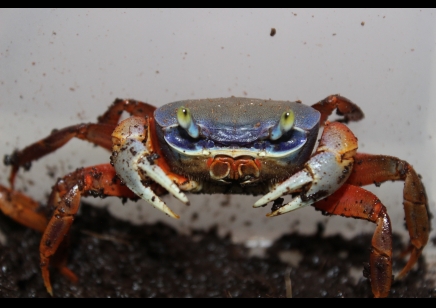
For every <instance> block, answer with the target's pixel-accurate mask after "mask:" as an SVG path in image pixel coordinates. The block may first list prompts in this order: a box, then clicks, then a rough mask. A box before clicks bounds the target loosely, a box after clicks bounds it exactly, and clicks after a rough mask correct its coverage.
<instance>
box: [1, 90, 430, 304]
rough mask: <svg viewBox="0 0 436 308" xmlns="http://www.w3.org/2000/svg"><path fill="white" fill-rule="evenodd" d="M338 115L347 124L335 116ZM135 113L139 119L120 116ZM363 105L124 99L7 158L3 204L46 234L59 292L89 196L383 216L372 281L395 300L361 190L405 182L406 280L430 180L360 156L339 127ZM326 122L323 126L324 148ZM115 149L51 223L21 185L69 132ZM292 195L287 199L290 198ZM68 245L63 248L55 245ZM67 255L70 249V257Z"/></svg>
mask: <svg viewBox="0 0 436 308" xmlns="http://www.w3.org/2000/svg"><path fill="white" fill-rule="evenodd" d="M335 109H336V110H337V114H339V115H340V116H343V118H342V120H341V121H339V122H328V121H326V119H327V117H328V116H329V115H330V114H331V113H332V112H333V111H334V110H335ZM124 111H126V112H128V113H130V115H131V117H130V118H128V119H126V120H124V121H122V122H120V123H119V120H120V116H121V114H122V113H123V112H124ZM361 118H363V113H362V111H361V110H360V109H359V107H357V106H356V105H355V104H353V103H352V102H351V101H349V100H348V99H346V98H345V97H342V96H339V95H332V96H329V97H327V98H325V99H324V100H321V101H320V102H318V103H316V104H315V105H313V106H312V107H309V106H305V105H303V104H301V103H300V102H289V101H273V100H263V99H249V98H237V97H230V98H217V99H201V100H186V101H179V102H174V103H170V104H167V105H164V106H162V107H160V108H157V109H156V108H155V107H153V106H151V105H149V104H146V103H142V102H139V101H136V100H120V99H117V100H115V102H114V103H113V104H112V105H111V106H110V107H109V109H108V110H107V111H106V113H105V114H103V115H102V116H100V117H99V118H98V122H97V123H90V124H79V125H74V126H70V127H67V128H64V129H61V130H55V131H53V132H52V134H51V135H49V136H48V137H46V138H44V139H42V140H40V141H38V142H36V143H34V144H32V145H30V146H28V147H26V148H25V149H23V150H21V151H15V152H14V153H13V154H12V155H6V156H5V159H4V162H5V164H6V165H10V166H12V171H11V174H10V178H9V182H10V188H5V187H2V186H0V209H1V210H2V211H3V213H4V214H6V215H8V216H10V217H11V218H13V219H14V220H16V221H18V222H19V223H21V224H23V225H26V226H28V227H30V228H33V229H36V230H39V231H41V232H42V233H43V236H42V240H41V244H40V255H41V270H42V277H43V280H44V284H45V286H46V288H47V291H48V292H49V293H50V294H52V287H51V283H50V277H49V267H50V265H52V266H55V267H57V268H58V269H59V270H60V271H61V272H62V273H63V274H64V275H66V276H67V277H69V278H70V279H72V280H73V281H75V280H77V277H76V276H75V275H74V273H73V272H71V271H70V270H69V269H68V268H67V267H66V265H65V264H66V260H65V257H63V258H62V257H61V258H59V257H56V258H54V256H55V255H56V252H57V251H58V252H59V251H62V249H60V247H61V244H62V242H63V240H64V238H65V237H66V236H67V235H68V233H69V230H70V227H71V225H72V223H73V220H74V216H75V214H76V213H77V211H78V209H79V206H80V198H81V196H89V195H91V196H117V197H122V198H130V199H139V198H141V199H144V200H145V201H147V202H148V203H150V204H151V205H153V206H154V207H155V208H157V209H159V210H161V211H163V212H164V213H165V214H167V215H169V216H171V217H174V218H178V217H179V216H178V215H177V214H175V213H174V212H173V211H172V210H171V209H169V208H168V206H167V205H166V204H165V202H163V201H162V199H161V198H160V196H162V195H164V194H166V193H169V194H171V195H173V196H174V197H176V198H177V199H179V200H180V201H181V202H182V203H184V204H189V200H188V198H187V196H186V195H185V192H190V193H208V194H212V193H222V194H249V195H261V197H260V199H259V200H258V201H257V202H256V203H255V204H254V207H263V206H265V205H267V204H268V203H270V202H273V206H272V210H271V213H269V214H267V216H276V215H281V214H284V213H287V212H290V211H293V210H296V209H299V208H301V207H304V206H307V205H312V206H314V207H315V208H316V209H318V210H321V211H322V212H323V213H325V214H328V215H341V216H346V217H353V218H360V219H366V220H368V221H371V222H373V223H375V224H376V225H377V226H376V229H375V232H374V236H373V239H372V242H371V252H370V271H369V273H370V275H369V278H370V282H371V288H372V292H373V294H374V296H375V297H386V296H387V295H388V294H389V290H390V287H391V284H392V231H391V223H390V220H389V216H388V213H387V211H386V208H385V206H384V205H383V204H382V203H381V202H380V200H379V199H378V198H377V197H376V196H375V195H374V194H372V193H371V192H369V191H367V190H365V189H363V188H361V186H364V185H368V184H373V183H382V182H385V181H391V180H402V181H404V192H403V196H404V203H403V204H404V211H405V216H406V225H407V229H408V231H409V234H410V246H409V249H408V252H409V253H410V257H409V260H408V262H407V264H406V266H405V267H404V268H403V270H402V271H401V272H400V273H399V274H398V275H397V277H398V278H401V277H403V276H404V275H405V274H406V273H407V272H408V271H409V270H410V269H411V267H412V266H413V265H414V264H415V263H416V262H417V259H418V257H419V256H420V254H421V252H422V249H423V248H424V246H425V245H426V243H427V240H428V236H429V231H430V226H429V213H428V206H427V198H426V194H425V190H424V186H423V184H422V183H421V180H420V178H419V176H418V175H417V174H416V172H415V170H414V169H413V168H412V166H411V165H409V164H408V163H407V162H405V161H403V160H400V159H398V158H396V157H391V156H383V155H371V154H361V153H357V152H356V151H357V138H356V137H355V136H354V135H353V133H352V132H351V131H350V129H349V128H348V127H347V126H345V125H344V124H342V123H340V122H347V121H350V120H351V121H357V120H360V119H361ZM320 126H324V131H323V133H322V136H321V139H320V140H319V144H318V146H317V148H316V149H315V151H314V152H313V149H314V147H315V143H316V140H317V136H318V130H319V128H320ZM74 137H75V138H79V139H83V140H87V141H90V142H93V143H94V144H96V145H98V146H101V147H103V148H105V149H107V150H109V151H112V156H111V157H110V163H106V164H102V165H97V166H92V167H86V168H80V169H77V170H76V171H74V172H72V173H70V174H68V175H66V176H65V177H63V178H61V179H59V180H58V181H57V183H56V184H55V186H54V187H53V190H52V193H51V195H50V197H49V200H48V205H49V207H50V208H52V209H53V213H52V215H51V217H49V218H46V217H45V216H44V215H42V214H41V212H40V211H38V203H36V202H35V201H33V200H32V199H31V198H29V197H27V196H25V195H24V194H22V193H20V192H18V191H16V190H14V179H15V176H16V174H17V172H18V170H19V168H20V167H23V168H24V169H28V168H29V167H30V165H31V162H32V161H34V160H37V159H39V158H41V157H43V156H45V155H47V154H49V153H51V152H53V151H55V150H56V149H58V148H60V147H61V146H63V145H64V144H65V143H67V142H68V141H69V140H70V139H72V138H74ZM283 196H287V198H288V199H289V201H287V202H284V199H283V198H282V197H283ZM58 248H59V250H58ZM61 255H64V254H61Z"/></svg>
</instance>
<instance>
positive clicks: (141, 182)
mask: <svg viewBox="0 0 436 308" xmlns="http://www.w3.org/2000/svg"><path fill="white" fill-rule="evenodd" d="M144 127H145V128H147V127H148V123H147V122H146V119H144V118H141V117H131V118H129V119H126V120H124V121H123V122H121V123H120V124H119V126H118V127H117V128H116V129H115V131H114V133H113V134H112V137H113V141H114V148H113V149H114V152H113V154H112V157H111V160H112V163H113V165H114V167H115V171H116V172H117V175H118V176H119V177H120V178H121V179H122V181H123V182H124V183H125V184H126V185H127V187H129V188H130V189H131V190H132V191H133V192H134V193H135V194H136V195H138V196H139V197H141V199H144V200H146V201H147V202H149V203H151V204H152V205H153V206H154V207H155V208H157V209H159V210H161V211H163V212H164V213H165V214H167V215H169V216H171V217H173V218H179V216H178V215H177V214H175V213H174V212H173V211H172V210H171V209H170V208H169V207H168V206H167V205H166V204H165V202H163V201H162V200H161V199H160V198H159V197H158V196H157V195H156V194H155V193H154V192H153V190H152V189H151V188H150V187H149V183H147V181H150V180H152V181H154V182H156V183H158V184H159V185H161V186H162V187H163V188H165V189H166V190H167V191H168V192H169V193H170V194H171V195H173V196H174V197H176V198H177V199H179V200H180V201H182V202H183V203H184V204H186V205H188V204H189V200H188V198H187V197H186V195H185V194H184V193H183V192H182V191H181V190H180V189H179V187H178V186H177V185H176V184H175V183H174V182H173V181H172V180H171V178H170V177H169V176H168V175H167V174H166V173H165V172H164V171H163V170H162V168H161V167H160V166H159V165H158V164H155V163H154V160H155V158H153V154H152V153H153V149H152V148H150V147H151V146H150V145H151V142H143V141H144V140H147V138H149V137H150V136H149V131H147V130H146V129H145V128H144Z"/></svg>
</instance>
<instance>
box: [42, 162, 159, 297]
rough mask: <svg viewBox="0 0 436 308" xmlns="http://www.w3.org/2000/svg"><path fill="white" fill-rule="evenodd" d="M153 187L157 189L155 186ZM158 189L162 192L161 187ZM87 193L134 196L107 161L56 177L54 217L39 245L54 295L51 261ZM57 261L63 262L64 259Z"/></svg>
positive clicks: (46, 282)
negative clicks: (62, 176)
mask: <svg viewBox="0 0 436 308" xmlns="http://www.w3.org/2000/svg"><path fill="white" fill-rule="evenodd" d="M156 190H158V188H157V187H156ZM161 192H162V193H164V191H163V190H161ZM88 195H93V196H99V197H105V196H119V197H123V198H132V199H134V198H136V196H135V194H134V193H133V192H132V191H131V190H130V189H128V188H127V186H125V185H123V184H121V181H120V179H119V178H118V177H117V176H116V174H115V170H114V168H113V167H112V166H111V165H109V164H104V165H98V166H94V167H88V168H82V169H77V170H76V171H75V172H73V173H70V174H69V175H67V176H65V177H64V178H62V179H60V180H58V182H57V183H56V185H55V186H54V187H53V190H52V193H51V195H50V199H49V206H53V207H54V212H53V216H52V217H51V219H50V221H49V223H48V225H47V228H46V229H45V231H44V233H43V236H42V239H41V244H40V247H39V250H40V256H41V271H42V277H43V280H44V285H45V287H46V288H47V292H48V293H50V294H51V295H53V290H52V287H51V283H50V273H49V266H50V263H51V261H52V259H53V257H54V256H55V254H56V252H57V251H58V248H59V247H60V245H61V244H62V243H63V241H64V239H65V237H67V236H68V233H69V230H70V227H71V225H72V223H73V221H74V216H75V215H76V213H77V211H78V209H79V206H80V198H81V196H88ZM56 261H58V260H56ZM63 261H64V260H63ZM58 263H59V264H61V265H62V264H65V262H58ZM61 272H62V273H63V274H66V275H67V276H69V277H70V279H72V280H77V277H76V276H75V275H74V273H72V272H71V271H70V270H69V269H68V268H66V267H65V266H64V267H63V268H61Z"/></svg>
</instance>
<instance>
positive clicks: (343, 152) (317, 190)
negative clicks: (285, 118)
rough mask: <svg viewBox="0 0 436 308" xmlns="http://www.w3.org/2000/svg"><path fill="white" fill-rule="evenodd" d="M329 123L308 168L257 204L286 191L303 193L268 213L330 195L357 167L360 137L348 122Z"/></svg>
mask: <svg viewBox="0 0 436 308" xmlns="http://www.w3.org/2000/svg"><path fill="white" fill-rule="evenodd" d="M325 125H326V127H325V129H324V132H323V134H322V137H321V140H320V143H319V146H318V148H317V150H316V152H315V154H314V155H313V156H312V157H311V159H310V160H309V161H308V162H307V163H306V164H305V166H304V168H303V169H302V170H301V171H299V172H297V173H296V174H294V175H293V176H292V177H290V178H289V179H287V180H285V181H284V182H282V183H280V184H278V185H277V186H275V187H274V188H273V189H272V190H271V191H270V192H269V193H267V194H266V195H265V196H263V197H262V198H260V199H259V200H258V201H257V202H256V203H255V204H254V207H259V206H264V205H266V204H267V203H268V202H270V201H273V200H276V199H277V198H279V197H281V196H282V195H285V194H293V193H300V194H299V195H298V196H297V197H295V198H294V199H293V200H292V201H291V202H289V203H287V204H285V205H283V206H281V207H280V208H278V209H276V210H273V211H272V212H271V213H269V214H268V215H267V216H276V215H280V214H284V213H287V212H289V211H293V210H296V209H298V208H301V207H303V206H307V205H310V204H313V203H314V202H316V201H318V200H321V199H323V198H325V197H327V196H328V195H330V194H332V193H333V192H335V191H336V190H337V189H338V188H339V187H341V186H342V184H343V183H345V181H346V180H347V178H348V176H349V172H350V170H351V169H352V167H353V162H354V155H355V152H356V150H357V138H356V137H355V136H354V135H353V133H352V132H351V131H350V130H349V129H348V127H346V126H345V125H344V124H341V123H338V122H332V123H329V122H326V124H325Z"/></svg>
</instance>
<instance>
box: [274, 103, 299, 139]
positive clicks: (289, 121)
mask: <svg viewBox="0 0 436 308" xmlns="http://www.w3.org/2000/svg"><path fill="white" fill-rule="evenodd" d="M294 120H295V117H294V112H293V111H292V110H290V109H289V110H288V111H285V112H283V114H282V116H281V117H280V120H279V121H278V122H277V124H276V125H274V126H273V127H272V128H271V133H270V138H271V140H277V139H279V138H280V137H281V136H283V134H284V133H286V132H288V131H290V130H291V128H292V126H293V125H294Z"/></svg>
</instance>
